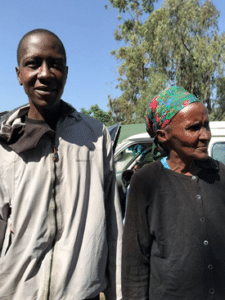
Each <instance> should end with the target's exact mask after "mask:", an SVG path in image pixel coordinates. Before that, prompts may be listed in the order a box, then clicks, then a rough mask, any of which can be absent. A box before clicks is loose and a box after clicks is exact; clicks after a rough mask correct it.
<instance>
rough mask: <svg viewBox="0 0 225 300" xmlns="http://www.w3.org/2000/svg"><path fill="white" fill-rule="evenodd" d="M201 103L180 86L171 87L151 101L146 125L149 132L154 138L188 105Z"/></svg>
mask: <svg viewBox="0 0 225 300" xmlns="http://www.w3.org/2000/svg"><path fill="white" fill-rule="evenodd" d="M194 102H201V101H200V100H199V99H198V98H197V97H195V96H194V95H193V94H190V93H189V92H187V91H186V90H185V89H183V88H181V87H178V86H171V87H169V88H166V89H165V90H164V91H162V92H161V93H159V94H158V95H156V96H155V97H154V98H153V100H151V101H150V103H149V106H148V109H147V113H146V116H145V123H146V127H147V131H148V133H149V134H150V135H151V136H154V135H155V133H156V131H157V130H158V129H161V128H164V127H165V126H166V125H167V124H169V122H170V120H171V119H172V118H173V117H174V116H175V115H176V114H177V113H178V112H179V111H180V110H181V109H182V108H184V107H186V106H187V105H189V104H191V103H194Z"/></svg>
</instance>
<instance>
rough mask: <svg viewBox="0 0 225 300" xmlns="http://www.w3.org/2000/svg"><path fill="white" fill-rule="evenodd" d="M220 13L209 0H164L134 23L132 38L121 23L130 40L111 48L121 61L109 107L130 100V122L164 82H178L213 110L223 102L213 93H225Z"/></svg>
mask: <svg viewBox="0 0 225 300" xmlns="http://www.w3.org/2000/svg"><path fill="white" fill-rule="evenodd" d="M125 2H126V1H125ZM139 9H140V7H139ZM139 15H140V13H139ZM145 16H146V15H145ZM218 17H219V12H218V11H217V10H216V8H215V6H214V5H213V3H212V2H211V1H209V0H206V1H204V2H203V3H202V1H199V0H166V1H164V3H163V5H162V7H161V8H160V9H158V10H156V11H154V12H152V13H151V14H150V15H148V17H146V20H145V22H142V23H141V24H140V22H138V21H137V22H136V23H135V24H136V27H137V28H138V30H136V31H132V39H131V36H130V34H131V32H130V31H128V30H125V29H124V24H123V25H121V26H122V27H120V28H122V29H124V30H123V31H122V33H123V32H125V33H126V34H125V33H124V35H122V34H120V35H119V36H121V37H122V38H123V37H125V36H127V35H129V37H130V39H127V40H124V41H125V42H126V43H128V41H129V45H128V46H127V45H125V46H122V47H121V48H120V49H118V50H117V51H114V52H112V54H114V55H115V56H116V58H117V59H118V60H120V61H121V65H120V67H119V70H118V72H119V75H120V77H119V78H118V80H119V85H118V87H120V89H121V91H122V95H121V96H120V97H119V98H117V99H111V98H109V100H110V101H109V106H110V109H111V111H112V112H114V113H116V111H115V105H117V106H116V108H117V110H118V111H119V106H120V107H122V105H123V106H124V107H129V106H130V107H129V109H130V111H131V114H132V115H131V117H130V118H128V122H132V121H133V119H134V118H136V119H137V120H139V119H140V118H142V117H143V115H144V113H145V110H146V107H147V104H148V102H149V100H150V99H151V98H152V97H153V96H154V93H155V94H156V93H158V92H159V91H160V90H161V89H162V88H164V87H165V85H166V84H167V85H171V84H177V85H180V86H182V87H184V88H185V89H187V90H188V91H189V92H191V93H193V94H195V95H196V96H197V97H199V98H200V99H202V100H204V101H205V103H206V106H207V108H208V110H209V112H211V111H212V109H214V110H215V107H216V105H217V107H218V105H221V101H222V100H221V101H220V104H219V102H216V101H215V99H214V97H215V95H216V96H217V97H219V99H224V90H225V89H223V88H221V86H224V79H223V78H224V53H225V51H224V50H225V37H224V35H221V36H220V35H219V33H218V25H217V20H218ZM124 23H125V22H124ZM134 41H135V42H136V41H137V42H136V44H135V42H134ZM122 54H123V55H122ZM131 55H132V61H131V59H130V57H131ZM131 70H132V71H133V73H132V75H131ZM141 75H142V77H141ZM224 109H225V108H224ZM123 117H125V116H123ZM123 122H125V120H123Z"/></svg>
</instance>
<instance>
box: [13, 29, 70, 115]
mask: <svg viewBox="0 0 225 300" xmlns="http://www.w3.org/2000/svg"><path fill="white" fill-rule="evenodd" d="M17 60H18V67H17V68H16V72H17V78H18V80H19V83H20V85H23V87H24V91H25V93H26V94H27V96H28V99H29V102H30V111H29V113H28V115H29V116H30V117H31V118H38V114H42V112H44V111H57V109H58V108H59V105H60V98H61V96H62V93H63V89H64V86H65V83H66V79H67V73H68V67H67V66H66V52H65V49H64V46H63V44H62V42H61V40H60V39H59V38H58V37H57V36H56V35H55V34H54V33H52V32H51V31H48V30H45V29H36V30H32V31H30V32H28V33H27V34H25V35H24V36H23V38H22V39H21V41H20V43H19V46H18V49H17Z"/></svg>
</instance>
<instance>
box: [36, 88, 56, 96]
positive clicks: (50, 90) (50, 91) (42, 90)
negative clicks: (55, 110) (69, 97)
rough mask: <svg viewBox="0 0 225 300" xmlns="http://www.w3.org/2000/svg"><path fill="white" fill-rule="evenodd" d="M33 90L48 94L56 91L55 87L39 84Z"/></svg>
mask: <svg viewBox="0 0 225 300" xmlns="http://www.w3.org/2000/svg"><path fill="white" fill-rule="evenodd" d="M35 90H36V91H37V93H38V94H40V95H49V94H52V93H54V92H55V91H56V88H55V87H48V86H39V87H36V88H35Z"/></svg>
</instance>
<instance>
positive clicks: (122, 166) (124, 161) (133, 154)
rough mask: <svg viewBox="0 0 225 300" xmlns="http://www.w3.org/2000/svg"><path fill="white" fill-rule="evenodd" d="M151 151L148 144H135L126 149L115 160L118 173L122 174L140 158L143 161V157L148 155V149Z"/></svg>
mask: <svg viewBox="0 0 225 300" xmlns="http://www.w3.org/2000/svg"><path fill="white" fill-rule="evenodd" d="M147 148H148V149H149V145H148V144H141V143H140V144H134V145H131V146H129V147H127V148H126V149H124V150H123V151H122V152H121V153H120V154H119V155H118V156H117V157H116V159H115V168H116V172H122V171H124V170H126V169H127V168H128V167H129V166H130V165H131V164H132V162H134V161H135V160H136V159H137V158H139V157H140V160H142V157H143V155H144V154H145V153H146V149H147Z"/></svg>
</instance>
